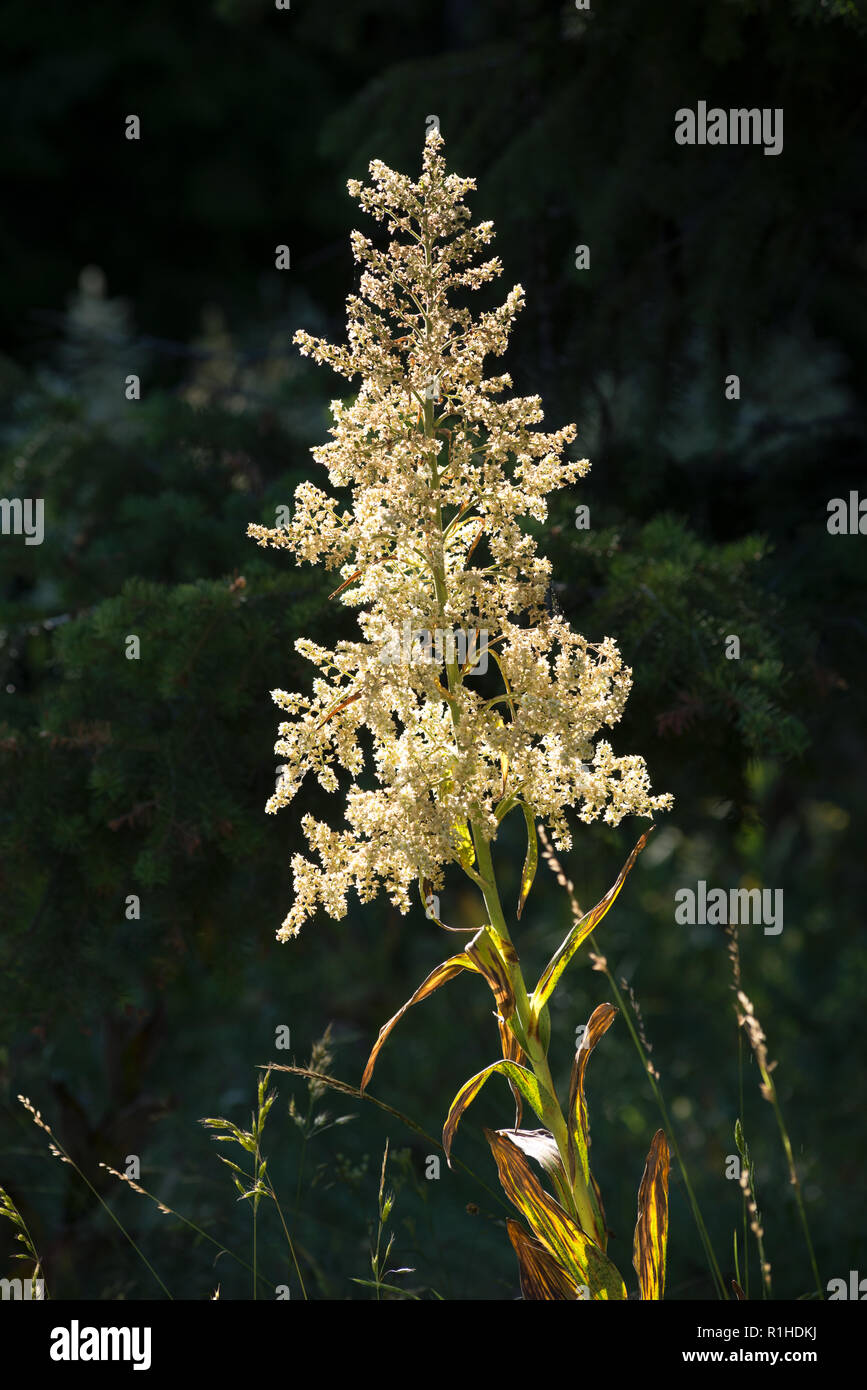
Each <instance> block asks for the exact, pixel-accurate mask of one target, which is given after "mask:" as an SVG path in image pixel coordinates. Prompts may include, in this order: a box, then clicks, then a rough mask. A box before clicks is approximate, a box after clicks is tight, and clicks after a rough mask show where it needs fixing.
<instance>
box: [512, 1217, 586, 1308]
mask: <svg viewBox="0 0 867 1390" xmlns="http://www.w3.org/2000/svg"><path fill="white" fill-rule="evenodd" d="M506 1230H507V1231H508V1233H509V1240H510V1241H511V1242H512V1246H513V1248H514V1251H515V1254H516V1255H517V1257H518V1275H519V1277H520V1280H521V1294H522V1295H523V1297H524V1298H525V1299H526V1300H528V1301H534V1302H536V1301H537V1302H542V1301H544V1302H548V1303H554V1302H560V1303H564V1302H571V1303H578V1302H580V1301H581V1291H580V1289H579V1287H578V1285H577V1284H576V1283H575V1280H574V1279H573V1278H572V1276H571V1275H570V1274H567V1273H566V1270H565V1269H563V1267H562V1265H559V1264H558V1263H557V1261H556V1260H555V1259H554V1256H553V1255H552V1254H551V1253H550V1251H548V1250H546V1249H545V1247H544V1245H543V1244H542V1243H541V1241H538V1240H536V1237H535V1236H531V1235H530V1233H529V1231H525V1230H524V1227H523V1226H522V1225H521V1223H520V1221H516V1220H515V1218H514V1217H513V1216H510V1217H508V1219H507V1221H506Z"/></svg>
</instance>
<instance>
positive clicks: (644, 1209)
mask: <svg viewBox="0 0 867 1390" xmlns="http://www.w3.org/2000/svg"><path fill="white" fill-rule="evenodd" d="M669 1163H670V1155H669V1151H668V1141H667V1139H666V1137H665V1132H664V1131H663V1130H661V1129H658V1130H657V1131H656V1133H655V1135H654V1136H653V1143H652V1144H651V1146H650V1153H649V1154H648V1155H647V1163H646V1164H645V1167H644V1176H643V1178H642V1179H641V1186H640V1188H639V1189H638V1221H637V1222H636V1224H635V1240H634V1242H633V1247H632V1265H633V1268H634V1269H635V1272H636V1274H637V1275H638V1284H639V1289H640V1293H641V1297H642V1299H661V1298H662V1296H663V1294H664V1292H665V1254H666V1247H667V1245H668V1170H669Z"/></svg>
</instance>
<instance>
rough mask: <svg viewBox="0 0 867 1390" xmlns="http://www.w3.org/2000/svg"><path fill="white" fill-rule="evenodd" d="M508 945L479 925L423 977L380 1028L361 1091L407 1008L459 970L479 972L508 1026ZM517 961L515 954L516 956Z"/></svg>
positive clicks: (511, 999) (510, 1004)
mask: <svg viewBox="0 0 867 1390" xmlns="http://www.w3.org/2000/svg"><path fill="white" fill-rule="evenodd" d="M510 946H511V943H509V942H501V943H497V942H495V940H494V938H493V936H492V935H491V932H490V930H489V928H488V927H482V929H481V931H478V932H476V934H475V936H474V937H473V939H472V941H470V942H469V943H468V945H467V946H466V948H465V949H464V950H463V951H460V952H459V953H458V954H457V955H456V956H450V957H449V959H448V960H444V961H442V962H441V963H440V964H439V965H438V966H437V967H436V968H435V969H434V970H432V971H431V973H430V974H429V975H428V976H427V978H426V979H425V980H423V981H422V983H421V984H420V985H419V987H418V989H417V990H416V992H415V994H414V995H413V996H412V998H411V999H408V1000H407V1001H406V1003H405V1004H404V1005H403V1007H402V1008H400V1009H398V1011H397V1013H396V1014H395V1015H394V1016H393V1017H392V1018H390V1019H389V1020H388V1022H387V1023H384V1024H383V1026H382V1027H381V1028H380V1030H379V1036H378V1038H377V1040H376V1042H375V1043H374V1045H373V1050H372V1052H371V1054H370V1056H369V1057H368V1059H367V1066H366V1067H365V1068H364V1076H363V1077H362V1079H361V1089H362V1091H363V1090H364V1089H365V1087H366V1086H367V1084H368V1082H369V1081H370V1078H371V1076H372V1075H373V1069H374V1067H375V1066H376V1059H377V1057H378V1056H379V1054H380V1052H381V1050H382V1046H383V1044H384V1042H385V1040H386V1038H387V1037H388V1035H389V1033H390V1032H391V1030H392V1028H394V1026H395V1024H396V1023H397V1022H398V1020H399V1019H401V1018H402V1017H403V1015H404V1014H405V1013H406V1011H407V1009H409V1008H411V1006H412V1005H413V1004H420V1003H421V1001H422V1000H423V999H427V998H428V996H429V995H431V994H433V992H434V990H437V989H439V987H440V985H444V984H446V983H447V982H448V981H449V980H452V979H454V977H455V975H459V974H460V972H461V971H462V970H471V971H472V972H473V973H474V974H476V975H481V976H482V977H483V979H485V980H486V981H487V982H488V984H489V986H490V988H491V991H492V993H493V995H494V998H495V1000H496V1002H497V1009H498V1011H499V1017H501V1018H502V1020H503V1027H504V1028H505V1027H507V1026H508V1020H509V1019H510V1018H511V1016H512V1015H513V1014H514V1011H515V996H514V994H513V992H512V986H511V982H510V980H509V972H508V969H507V967H506V965H505V963H504V961H503V959H502V957H501V955H500V949H501V948H503V947H505V948H508V947H510ZM511 952H512V954H513V955H515V948H514V947H513V946H511ZM515 959H516V960H517V955H515Z"/></svg>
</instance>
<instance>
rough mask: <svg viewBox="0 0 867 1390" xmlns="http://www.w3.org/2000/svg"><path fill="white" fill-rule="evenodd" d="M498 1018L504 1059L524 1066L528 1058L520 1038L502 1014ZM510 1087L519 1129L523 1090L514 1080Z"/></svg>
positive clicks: (516, 1123)
mask: <svg viewBox="0 0 867 1390" xmlns="http://www.w3.org/2000/svg"><path fill="white" fill-rule="evenodd" d="M496 1019H497V1029H498V1031H499V1034H500V1046H501V1048H502V1049H503V1059H504V1061H506V1062H517V1063H518V1064H519V1066H523V1065H524V1062H525V1061H526V1059H527V1054H526V1053H525V1051H524V1049H523V1048H522V1046H521V1044H520V1043H519V1042H518V1039H517V1038H516V1037H515V1034H514V1033H513V1032H512V1030H511V1028H510V1027H509V1025H508V1023H507V1022H506V1020H505V1019H504V1018H503V1016H502V1014H497V1015H496ZM509 1089H510V1090H511V1092H512V1095H513V1096H514V1098H515V1129H517V1128H518V1126H519V1125H520V1123H521V1119H522V1117H523V1114H524V1102H523V1099H522V1097H521V1092H520V1091H519V1090H518V1088H517V1086H516V1085H515V1083H514V1081H510V1082H509Z"/></svg>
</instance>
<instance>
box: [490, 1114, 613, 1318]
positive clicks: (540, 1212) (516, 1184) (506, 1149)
mask: <svg viewBox="0 0 867 1390" xmlns="http://www.w3.org/2000/svg"><path fill="white" fill-rule="evenodd" d="M485 1138H486V1139H487V1141H488V1143H489V1144H490V1146H491V1150H492V1152H493V1155H494V1158H495V1160H496V1164H497V1170H498V1172H499V1175H500V1185H501V1186H502V1188H503V1191H504V1192H505V1194H506V1196H507V1197H508V1199H509V1201H510V1202H512V1204H513V1205H514V1206H515V1207H517V1209H518V1211H519V1212H520V1213H521V1215H522V1216H523V1217H524V1218H525V1219H526V1221H527V1222H528V1224H529V1226H530V1229H531V1231H532V1232H533V1235H534V1236H535V1238H536V1239H537V1240H538V1241H539V1242H540V1243H541V1244H542V1245H543V1246H544V1247H545V1249H546V1250H547V1251H548V1253H549V1254H550V1255H553V1257H554V1258H555V1260H556V1261H557V1263H558V1264H559V1265H560V1266H561V1268H562V1269H563V1270H564V1272H565V1273H566V1274H567V1275H568V1276H569V1277H570V1279H572V1280H574V1282H575V1283H576V1284H577V1285H578V1286H579V1288H580V1287H581V1286H582V1285H586V1287H587V1288H588V1290H589V1292H590V1297H591V1299H606V1300H607V1299H625V1298H626V1286H625V1284H624V1283H623V1280H622V1279H621V1277H620V1275H619V1273H618V1271H617V1270H616V1269H615V1267H614V1265H613V1264H612V1263H611V1261H610V1260H609V1258H608V1256H607V1255H606V1254H605V1252H604V1251H603V1250H600V1248H599V1246H598V1245H597V1244H596V1243H595V1242H594V1241H593V1240H591V1239H590V1237H589V1236H588V1235H586V1234H585V1233H584V1231H582V1230H581V1228H580V1226H579V1225H578V1224H577V1222H575V1221H573V1219H572V1217H571V1216H569V1215H568V1213H567V1212H566V1211H564V1209H563V1207H561V1205H560V1203H559V1202H558V1201H556V1199H555V1198H554V1197H552V1196H551V1195H550V1194H549V1193H547V1192H545V1191H544V1189H543V1188H542V1185H541V1183H540V1182H539V1180H538V1178H537V1177H536V1175H535V1173H533V1171H532V1169H531V1168H530V1165H529V1163H528V1162H527V1159H526V1158H525V1157H524V1155H523V1153H522V1152H521V1150H520V1149H519V1148H518V1146H517V1145H515V1144H513V1143H512V1141H511V1139H510V1137H509V1136H508V1134H506V1133H504V1132H502V1131H501V1132H499V1133H497V1132H496V1131H494V1130H490V1129H486V1130H485Z"/></svg>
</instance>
